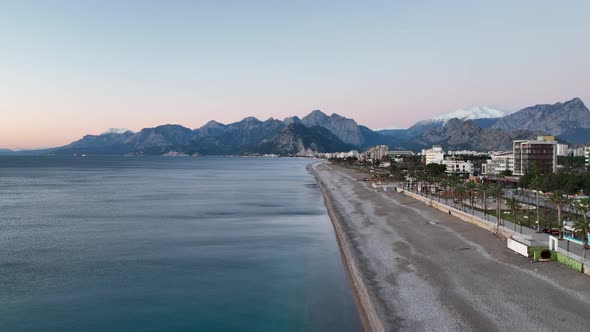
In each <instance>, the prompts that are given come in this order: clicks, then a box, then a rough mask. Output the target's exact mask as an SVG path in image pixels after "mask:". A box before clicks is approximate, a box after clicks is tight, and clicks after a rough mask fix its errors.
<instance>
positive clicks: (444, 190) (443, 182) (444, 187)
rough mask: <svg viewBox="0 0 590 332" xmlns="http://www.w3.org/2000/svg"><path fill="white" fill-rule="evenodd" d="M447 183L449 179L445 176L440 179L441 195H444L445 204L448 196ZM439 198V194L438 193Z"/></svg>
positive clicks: (447, 201)
mask: <svg viewBox="0 0 590 332" xmlns="http://www.w3.org/2000/svg"><path fill="white" fill-rule="evenodd" d="M448 185H449V180H448V179H446V178H442V179H441V181H440V186H441V187H442V191H441V195H442V194H444V195H445V204H446V205H449V196H448V195H447V186H448ZM439 198H440V195H439Z"/></svg>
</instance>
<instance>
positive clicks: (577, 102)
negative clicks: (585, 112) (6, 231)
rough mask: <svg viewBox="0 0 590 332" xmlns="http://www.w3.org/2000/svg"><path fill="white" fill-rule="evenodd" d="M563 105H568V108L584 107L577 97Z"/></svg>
mask: <svg viewBox="0 0 590 332" xmlns="http://www.w3.org/2000/svg"><path fill="white" fill-rule="evenodd" d="M564 104H566V105H570V106H580V107H586V105H584V102H583V101H582V99H580V98H578V97H576V98H574V99H572V100H569V101H566V102H565V103H564Z"/></svg>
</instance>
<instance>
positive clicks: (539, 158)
mask: <svg viewBox="0 0 590 332" xmlns="http://www.w3.org/2000/svg"><path fill="white" fill-rule="evenodd" d="M512 146H513V149H512V151H513V154H514V175H517V176H520V175H524V174H526V173H527V172H531V171H533V170H536V171H537V172H539V173H540V174H548V173H555V172H557V142H556V141H555V137H553V136H539V137H537V139H536V140H517V141H513V142H512Z"/></svg>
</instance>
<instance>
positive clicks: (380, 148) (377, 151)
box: [363, 145, 389, 160]
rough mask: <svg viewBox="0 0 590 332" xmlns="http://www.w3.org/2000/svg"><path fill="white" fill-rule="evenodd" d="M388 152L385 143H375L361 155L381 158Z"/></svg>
mask: <svg viewBox="0 0 590 332" xmlns="http://www.w3.org/2000/svg"><path fill="white" fill-rule="evenodd" d="M388 152H389V147H388V146H387V145H377V146H374V147H372V148H370V149H369V150H367V151H365V152H364V153H363V157H365V158H370V159H379V160H381V159H383V157H385V156H387V153H388Z"/></svg>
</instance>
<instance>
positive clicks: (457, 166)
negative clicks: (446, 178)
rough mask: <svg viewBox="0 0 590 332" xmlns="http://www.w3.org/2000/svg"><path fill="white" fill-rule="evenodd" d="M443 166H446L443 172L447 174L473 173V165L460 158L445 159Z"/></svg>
mask: <svg viewBox="0 0 590 332" xmlns="http://www.w3.org/2000/svg"><path fill="white" fill-rule="evenodd" d="M443 164H444V165H446V166H447V170H446V171H445V172H447V173H449V174H471V173H472V172H473V163H472V162H471V161H465V160H463V159H460V158H453V157H449V158H446V159H445V160H444V161H443Z"/></svg>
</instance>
